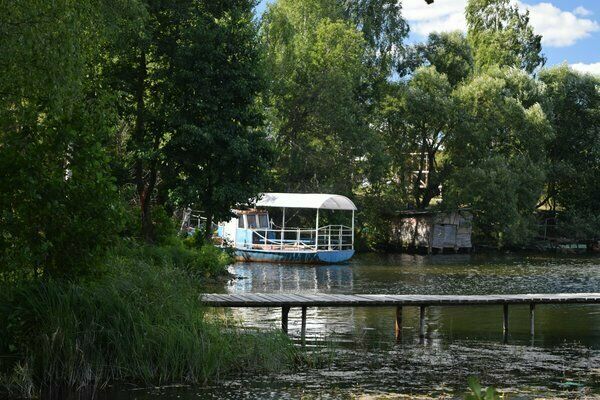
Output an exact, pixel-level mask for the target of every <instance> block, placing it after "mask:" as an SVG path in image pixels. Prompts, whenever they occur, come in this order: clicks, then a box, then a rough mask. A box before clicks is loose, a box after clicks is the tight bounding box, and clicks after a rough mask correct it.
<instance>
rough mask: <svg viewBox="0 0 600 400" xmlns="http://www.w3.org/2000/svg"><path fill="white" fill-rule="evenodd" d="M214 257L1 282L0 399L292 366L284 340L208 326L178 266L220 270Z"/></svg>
mask: <svg viewBox="0 0 600 400" xmlns="http://www.w3.org/2000/svg"><path fill="white" fill-rule="evenodd" d="M179 250H180V249H179ZM179 250H177V251H179ZM188 251H189V250H188ZM217 251H218V250H217V249H213V248H211V247H209V246H205V247H204V248H203V249H202V251H201V252H200V253H198V254H199V255H197V256H191V255H189V254H188V253H185V254H187V255H185V256H182V255H181V254H179V253H177V252H176V251H175V250H173V249H172V248H167V249H165V248H159V249H156V248H154V249H152V248H149V247H142V248H137V249H129V250H128V251H122V250H121V251H119V252H114V253H113V254H111V255H110V256H109V258H108V260H107V262H106V264H105V271H104V273H103V274H102V275H101V276H99V277H95V278H93V279H92V278H88V279H87V280H83V281H80V282H73V281H59V280H52V279H49V280H45V281H41V280H36V281H28V282H24V281H18V282H12V283H10V284H9V283H8V282H3V283H0V392H1V391H9V392H12V393H13V394H17V395H20V396H26V397H28V396H35V395H40V394H41V395H42V396H43V397H44V398H46V397H58V398H60V397H61V396H64V394H65V391H73V390H82V389H83V388H88V389H89V388H92V389H94V388H97V387H101V386H102V385H104V384H106V383H107V382H114V381H120V382H127V383H135V382H144V383H148V382H153V383H158V384H164V383H170V382H188V383H204V382H207V381H210V380H214V379H218V378H219V376H221V375H223V374H227V373H230V372H233V371H269V370H275V369H279V368H281V366H285V365H288V366H289V365H291V364H292V363H293V362H294V359H295V357H296V354H295V350H294V347H293V346H292V345H291V342H290V340H289V339H288V338H287V337H285V336H284V335H282V334H280V333H273V334H270V333H269V334H264V333H261V334H260V335H259V334H249V333H244V332H240V331H238V330H236V329H235V326H232V325H230V324H229V323H228V322H226V321H223V320H218V319H215V318H213V319H211V320H207V318H206V315H205V313H206V311H205V310H204V309H203V308H202V305H201V303H200V300H199V296H198V295H199V292H198V287H197V283H196V282H197V280H194V279H190V278H189V275H188V273H187V271H185V270H184V269H182V268H180V266H181V265H188V263H189V262H190V261H189V260H186V257H191V258H194V261H192V262H191V263H192V264H194V265H196V266H198V265H199V263H204V264H203V268H208V269H212V268H215V269H216V266H215V265H216V264H217V263H219V262H220V261H215V260H217V259H220V258H221V255H220V254H217V253H216V252H217ZM175 254H179V255H178V256H177V257H175V256H174V255H175ZM194 254H196V253H194ZM208 259H213V261H208ZM169 260H170V261H169ZM154 261H158V262H154Z"/></svg>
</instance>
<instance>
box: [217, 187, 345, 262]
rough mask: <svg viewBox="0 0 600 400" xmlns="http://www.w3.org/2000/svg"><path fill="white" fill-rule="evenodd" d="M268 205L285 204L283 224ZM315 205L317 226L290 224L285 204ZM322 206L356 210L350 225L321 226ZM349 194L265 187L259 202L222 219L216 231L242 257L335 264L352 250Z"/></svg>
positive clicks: (308, 206) (283, 205)
mask: <svg viewBox="0 0 600 400" xmlns="http://www.w3.org/2000/svg"><path fill="white" fill-rule="evenodd" d="M269 208H281V209H282V219H281V225H280V226H276V225H275V224H274V223H273V221H272V220H271V219H270V217H269V212H268V209H269ZM288 209H315V210H316V211H315V214H316V215H315V227H314V228H312V227H311V228H299V227H287V226H286V210H288ZM319 210H336V211H337V210H340V211H350V212H351V213H352V222H351V226H346V225H325V226H319ZM355 211H356V206H355V205H354V203H353V202H352V200H350V199H349V198H347V197H345V196H341V195H336V194H323V193H263V194H262V195H260V196H259V197H258V201H256V202H255V208H252V209H248V210H232V212H233V214H234V217H233V218H231V219H230V220H229V221H225V222H220V223H219V224H218V228H217V236H218V238H220V239H221V240H222V241H223V243H224V244H225V245H227V246H229V247H232V248H233V249H234V252H235V257H236V259H237V260H239V261H259V262H281V263H303V264H332V263H342V262H345V261H348V260H349V259H350V258H352V256H353V255H354V212H355Z"/></svg>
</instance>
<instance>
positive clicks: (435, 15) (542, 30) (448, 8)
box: [402, 0, 600, 47]
mask: <svg viewBox="0 0 600 400" xmlns="http://www.w3.org/2000/svg"><path fill="white" fill-rule="evenodd" d="M515 2H516V4H518V5H519V8H521V9H522V10H525V9H527V10H529V15H530V21H531V25H532V26H533V29H534V31H535V32H536V33H537V34H540V35H542V43H543V44H544V45H545V46H549V47H565V46H571V45H572V44H574V43H575V42H576V41H578V40H580V39H583V38H586V37H588V36H590V35H591V33H592V32H596V31H598V30H600V24H598V22H596V21H593V20H591V19H588V18H580V17H581V16H586V15H590V14H591V12H590V11H589V10H587V9H585V8H584V7H581V6H580V7H577V8H576V9H575V10H573V12H570V11H563V10H561V9H560V8H558V7H556V6H554V5H553V4H551V3H547V2H542V3H537V4H533V5H531V4H525V3H522V2H520V1H515ZM466 4H467V0H435V2H434V3H433V4H431V5H428V4H426V3H425V2H424V1H423V0H404V1H403V2H402V8H403V11H402V12H403V15H404V17H405V18H406V19H407V20H408V22H409V24H410V27H411V30H412V31H413V32H416V33H417V34H419V35H421V36H427V35H428V34H429V33H430V32H434V31H438V32H439V31H451V30H461V31H463V32H465V31H466V30H467V23H466V21H465V16H464V9H465V6H466Z"/></svg>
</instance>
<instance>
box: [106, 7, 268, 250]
mask: <svg viewBox="0 0 600 400" xmlns="http://www.w3.org/2000/svg"><path fill="white" fill-rule="evenodd" d="M141 3H142V4H143V12H141V13H139V14H138V15H135V16H133V17H131V18H130V19H129V20H128V24H126V25H125V28H123V29H122V31H121V35H120V37H119V38H118V40H116V41H115V42H114V45H113V46H112V47H111V55H112V56H113V57H111V58H110V60H109V61H110V62H109V63H108V65H107V68H106V75H107V76H108V79H109V80H110V82H111V85H112V88H113V89H114V90H115V91H116V92H117V93H118V94H119V101H120V103H119V105H120V107H119V111H120V113H119V114H120V123H121V124H122V126H123V128H122V130H123V131H125V132H126V135H125V138H124V142H125V143H126V150H127V151H126V152H125V155H124V156H123V160H122V164H124V165H125V168H122V169H124V170H130V171H131V176H130V177H129V178H128V181H129V182H132V183H133V184H134V185H135V187H136V197H137V202H136V203H137V204H138V205H139V207H140V215H141V218H140V220H141V230H142V235H141V236H142V237H143V238H144V239H146V240H147V241H149V242H153V241H155V240H159V238H157V234H159V233H157V232H154V229H155V224H154V222H153V219H154V217H155V216H154V215H153V213H154V212H153V210H152V208H153V207H152V205H153V204H154V203H158V204H164V203H167V202H168V203H169V205H170V206H173V205H174V206H188V205H189V206H193V207H195V208H200V209H203V210H204V212H205V214H206V215H207V217H208V219H209V223H208V224H207V226H208V227H210V222H211V221H210V220H211V219H212V217H213V216H216V217H223V216H224V214H225V213H227V212H229V209H230V208H231V206H233V205H234V204H236V203H238V202H240V201H245V200H247V199H248V198H249V197H251V196H252V195H255V194H256V192H257V191H259V187H262V183H263V182H264V177H265V172H266V171H268V168H269V162H270V159H271V152H270V147H269V144H268V142H267V141H266V138H265V132H264V129H263V128H262V123H263V121H262V114H261V109H260V107H259V105H258V104H257V101H256V98H257V95H258V94H259V92H260V91H261V90H262V86H263V83H264V79H263V75H262V65H261V63H260V61H261V56H260V47H259V45H258V39H257V35H256V26H255V23H254V21H253V20H252V18H253V14H252V7H253V2H252V1H250V0H235V1H228V2H210V1H193V0H182V1H177V2H151V1H143V2H141ZM159 217H160V216H159Z"/></svg>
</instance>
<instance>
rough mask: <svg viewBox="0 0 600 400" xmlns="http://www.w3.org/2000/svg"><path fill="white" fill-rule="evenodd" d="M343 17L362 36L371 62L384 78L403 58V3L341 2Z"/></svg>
mask: <svg viewBox="0 0 600 400" xmlns="http://www.w3.org/2000/svg"><path fill="white" fill-rule="evenodd" d="M343 4H344V15H345V17H346V19H347V20H348V21H352V22H353V23H354V26H355V27H356V28H357V29H359V30H360V31H361V32H362V33H363V37H364V38H365V41H366V44H367V47H368V48H369V49H370V55H371V62H372V63H373V64H374V65H376V66H378V67H379V72H380V74H381V75H382V76H383V78H385V77H387V76H388V75H389V73H390V68H391V67H393V66H394V65H395V64H396V63H397V62H398V60H399V59H400V56H401V55H402V51H403V45H402V42H403V40H404V39H405V38H406V36H407V35H408V29H409V28H408V24H407V23H406V21H405V20H404V18H402V3H401V2H398V1H396V0H343Z"/></svg>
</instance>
